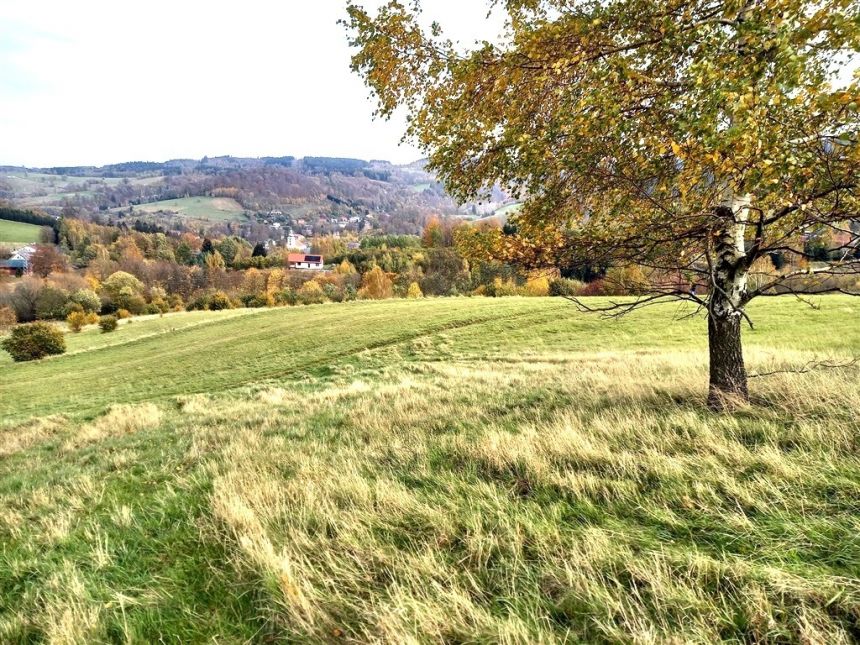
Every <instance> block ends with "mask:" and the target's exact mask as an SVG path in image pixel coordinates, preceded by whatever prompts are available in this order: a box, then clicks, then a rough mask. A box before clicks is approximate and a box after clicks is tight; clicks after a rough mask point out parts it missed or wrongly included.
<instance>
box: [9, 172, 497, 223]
mask: <svg viewBox="0 0 860 645" xmlns="http://www.w3.org/2000/svg"><path fill="white" fill-rule="evenodd" d="M0 200H3V201H5V202H7V203H8V204H10V205H12V206H15V207H19V208H28V209H39V210H41V211H44V212H45V213H47V214H51V215H59V214H66V215H74V216H78V217H84V218H96V219H99V220H101V221H104V220H112V221H115V220H121V219H123V218H128V217H133V218H135V219H141V218H144V219H146V220H148V221H151V222H152V223H154V224H158V225H160V226H163V227H165V228H169V229H179V230H181V229H182V228H191V229H193V230H198V229H200V228H210V227H213V228H218V227H222V228H224V227H228V225H230V224H231V223H232V224H237V225H243V226H246V227H249V226H273V225H277V224H280V225H281V228H287V227H291V228H295V229H297V232H302V233H304V234H325V233H330V232H333V231H336V230H344V229H346V230H353V229H355V231H356V232H361V231H362V230H363V229H366V228H369V229H371V230H372V229H379V230H381V231H382V232H386V233H416V232H418V231H420V229H421V227H422V226H423V224H424V223H425V222H426V221H427V219H428V218H429V217H431V216H433V215H442V216H458V217H468V218H473V217H481V216H486V215H491V214H493V213H494V212H495V211H496V210H498V209H500V208H502V207H504V206H505V205H508V204H510V201H511V200H508V199H506V197H505V195H504V194H503V193H502V192H501V191H499V190H494V191H493V195H491V199H490V200H488V202H487V203H483V204H466V205H461V206H458V205H457V204H455V203H454V201H453V200H452V199H451V198H450V197H449V196H448V195H447V194H446V193H445V190H444V188H443V187H442V185H441V184H439V183H438V182H437V181H436V177H435V176H434V175H433V174H432V173H430V172H428V171H427V170H426V169H425V167H424V164H423V163H421V162H416V163H413V164H409V165H395V164H391V163H389V162H387V161H379V160H374V161H365V160H361V159H350V158H335V157H305V158H302V159H296V158H294V157H291V156H281V157H260V158H241V157H231V156H221V157H204V158H202V159H199V160H194V159H173V160H170V161H165V162H150V161H130V162H124V163H117V164H111V165H106V166H101V167H94V166H74V167H52V168H21V167H12V166H0ZM257 237H259V235H257Z"/></svg>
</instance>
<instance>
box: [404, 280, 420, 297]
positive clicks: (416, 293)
mask: <svg viewBox="0 0 860 645" xmlns="http://www.w3.org/2000/svg"><path fill="white" fill-rule="evenodd" d="M406 297H407V298H410V299H416V298H423V297H424V294H423V293H421V287H420V286H418V283H417V282H413V283H411V284H410V285H409V288H408V289H407V290H406Z"/></svg>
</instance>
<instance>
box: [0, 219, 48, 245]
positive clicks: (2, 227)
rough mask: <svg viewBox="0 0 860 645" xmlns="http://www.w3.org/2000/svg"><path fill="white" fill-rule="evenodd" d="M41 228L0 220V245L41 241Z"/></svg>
mask: <svg viewBox="0 0 860 645" xmlns="http://www.w3.org/2000/svg"><path fill="white" fill-rule="evenodd" d="M41 234H42V227H41V226H36V225H35V224H25V223H23V222H10V221H9V220H5V219H0V244H29V243H31V242H38V241H39V240H40V239H41Z"/></svg>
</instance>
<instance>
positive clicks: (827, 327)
mask: <svg viewBox="0 0 860 645" xmlns="http://www.w3.org/2000/svg"><path fill="white" fill-rule="evenodd" d="M817 304H818V305H820V309H819V310H814V309H811V308H810V307H808V306H806V305H804V304H803V303H800V302H798V301H796V300H793V299H790V298H774V299H768V300H763V301H760V302H756V303H754V304H753V306H752V307H751V311H750V314H751V316H752V318H753V320H754V321H755V323H756V329H755V330H745V331H744V336H745V343H746V356H747V361H748V364H749V367H750V370H751V371H753V372H756V371H774V370H777V371H778V370H781V369H787V368H797V367H800V366H803V365H805V364H807V362H808V361H810V360H812V359H813V358H816V357H817V358H822V357H829V358H830V359H831V360H834V361H838V362H846V361H847V360H848V359H849V357H851V356H856V355H858V354H860V325H858V324H857V320H858V316H860V299H851V298H849V297H843V296H827V297H823V298H820V299H818V301H817ZM687 313H689V309H687V308H685V307H683V306H678V305H667V306H657V307H653V308H649V309H645V310H642V311H641V312H639V313H637V314H634V315H632V316H630V317H626V318H623V319H621V320H616V321H605V320H601V319H599V318H597V317H594V316H591V315H586V314H583V313H580V312H578V311H577V310H576V308H575V307H574V306H573V305H572V304H570V303H567V302H566V301H563V300H561V299H549V298H528V299H524V298H503V299H484V298H446V299H428V300H422V301H405V300H399V301H398V300H390V301H382V302H354V303H346V304H337V305H319V306H310V307H292V308H281V309H267V310H234V311H227V312H191V313H182V314H170V315H166V316H164V317H159V316H153V317H148V318H140V319H135V320H133V321H132V322H131V323H130V324H124V325H122V326H121V327H120V328H119V329H118V330H117V331H116V332H115V333H112V334H101V333H99V332H98V330H97V329H87V330H85V331H84V332H82V333H80V334H68V335H67V339H68V344H69V352H68V353H67V354H66V355H63V356H59V357H55V358H51V359H47V360H44V361H42V362H39V363H30V364H13V363H11V361H10V360H9V359H8V358H7V357H5V356H4V357H3V358H0V392H2V395H0V544H2V545H3V548H2V557H0V642H4V643H5V642H9V643H19V642H57V643H60V642H62V643H89V642H142V643H148V642H159V641H161V642H231V643H232V642H262V643H288V642H314V643H323V642H339V641H343V642H361V643H364V642H375V643H392V644H394V643H398V644H399V643H403V642H410V643H423V642H433V643H437V642H438V643H497V642H501V643H509V644H511V645H513V644H514V643H555V642H571V643H577V642H584V643H628V642H629V643H639V642H642V643H645V642H666V643H669V642H672V643H674V642H677V643H682V642H684V643H686V642H696V643H711V642H721V641H725V642H733V643H744V642H750V643H752V642H755V643H764V642H785V643H795V642H797V643H800V642H808V643H849V642H853V641H854V640H855V636H856V634H857V625H858V622H857V620H858V608H860V584H858V582H857V580H858V579H860V539H858V535H860V506H858V500H860V456H858V445H857V437H858V436H860V422H858V419H860V380H858V370H857V368H856V367H854V368H846V369H830V370H821V371H816V372H813V373H809V374H776V375H774V376H771V377H767V378H761V379H753V380H752V381H751V389H752V396H753V398H754V405H751V406H750V407H748V408H744V409H740V410H738V411H736V412H734V413H731V414H724V415H716V414H713V413H711V412H709V411H707V410H706V409H705V408H704V407H703V405H702V403H703V401H704V398H705V388H706V384H707V362H706V361H707V349H706V344H705V321H704V320H703V319H702V318H689V317H685V314H687Z"/></svg>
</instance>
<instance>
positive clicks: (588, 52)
mask: <svg viewBox="0 0 860 645" xmlns="http://www.w3.org/2000/svg"><path fill="white" fill-rule="evenodd" d="M496 6H497V7H499V8H501V9H503V10H504V11H505V12H506V16H507V23H506V29H505V33H504V34H502V35H501V36H500V38H499V39H498V41H497V42H492V43H491V42H483V43H477V44H476V45H475V46H474V47H473V48H472V49H470V50H463V49H461V48H458V47H456V46H455V45H454V44H453V43H452V42H451V41H449V40H446V39H445V38H444V37H443V34H442V30H441V27H439V25H437V24H435V23H434V24H433V25H432V26H430V27H429V28H426V29H425V28H422V24H423V22H422V16H421V14H420V9H419V8H418V6H417V5H414V6H410V7H407V6H406V5H404V4H401V3H400V2H396V1H392V2H389V3H388V4H386V5H385V6H383V7H382V8H381V9H380V10H379V11H378V13H376V14H375V15H371V14H370V13H368V12H367V11H365V10H364V9H362V8H361V7H359V6H358V5H355V4H352V5H350V6H349V9H348V11H349V20H348V23H347V26H348V28H349V30H350V34H351V44H352V45H353V46H354V47H356V48H357V52H356V53H355V55H354V57H353V60H352V65H353V69H354V70H356V71H357V72H359V73H360V74H361V75H362V76H363V77H364V78H365V80H366V82H367V84H368V85H369V87H370V88H371V89H372V90H373V92H374V93H375V94H376V96H377V97H378V99H379V114H380V115H382V116H383V117H387V116H390V115H391V114H393V113H394V111H395V110H396V109H397V108H399V107H405V109H406V110H407V112H408V116H409V126H408V132H407V136H409V137H412V138H413V139H415V140H416V141H417V142H418V143H419V144H420V145H421V146H422V147H423V148H424V149H425V150H426V151H427V153H428V155H429V166H430V167H431V168H432V169H433V170H435V171H436V172H438V173H439V175H440V177H441V179H442V180H443V182H444V183H445V185H446V187H447V188H448V190H449V191H451V192H452V194H454V195H455V196H456V197H457V198H458V199H460V200H463V201H465V200H467V199H473V198H475V197H477V196H480V195H482V194H485V193H486V191H487V190H489V189H490V187H492V186H493V185H494V184H496V183H500V184H502V185H503V186H504V187H506V188H507V189H508V190H509V191H510V192H511V193H512V194H514V195H515V196H517V197H519V198H522V199H523V200H524V206H523V209H522V211H521V212H520V214H519V215H517V216H516V227H514V229H513V230H512V231H511V233H512V234H509V235H503V234H502V233H500V232H498V231H494V232H490V233H488V234H487V236H485V238H484V239H483V240H481V242H482V243H483V245H484V247H483V248H484V251H485V252H486V253H487V254H490V255H495V256H496V257H498V256H499V255H503V256H505V257H506V259H516V258H519V259H520V261H522V262H524V263H528V264H532V265H546V264H553V263H558V262H560V261H570V260H571V259H575V260H577V261H581V262H586V263H587V262H598V263H603V264H605V263H615V264H618V263H636V264H638V265H640V266H642V267H645V268H646V269H648V270H649V279H650V290H651V292H652V294H653V295H651V296H649V297H647V298H646V299H645V302H652V301H654V300H656V299H659V298H664V297H676V298H683V299H688V300H692V301H694V302H696V303H697V304H698V305H699V306H701V307H703V308H704V309H705V310H706V311H707V313H708V316H709V323H710V331H711V348H712V353H711V362H712V365H711V369H712V371H711V388H712V394H714V396H713V397H712V398H713V399H714V400H716V399H717V398H718V397H717V396H716V395H719V394H721V392H730V393H734V394H737V395H740V396H742V397H743V396H745V395H746V375H745V371H744V369H743V362H742V355H741V353H740V320H741V319H742V317H744V316H745V315H746V314H745V313H744V307H745V305H746V304H747V303H748V302H749V301H750V300H751V299H752V298H753V297H755V296H757V295H763V294H768V293H772V292H773V291H774V288H775V287H776V286H778V285H788V286H787V287H786V288H788V289H790V290H794V291H797V290H806V289H807V288H808V283H806V284H807V287H804V289H798V288H797V287H796V285H795V284H794V283H793V282H792V278H793V277H794V276H795V275H796V272H795V271H785V272H783V273H781V274H779V275H775V276H773V277H772V279H768V280H757V281H756V282H755V285H754V286H753V285H751V284H750V282H749V279H748V278H749V274H750V272H751V270H752V269H753V267H754V263H755V262H756V260H758V259H759V258H761V257H763V256H765V255H770V254H775V253H779V254H781V255H784V256H790V257H792V258H794V259H795V260H797V271H798V272H804V273H809V272H815V273H816V274H820V275H822V276H834V275H835V276H843V275H845V274H851V273H855V274H856V273H857V272H858V268H860V266H858V265H859V264H860V260H858V256H857V242H858V233H860V222H858V212H857V181H858V167H860V153H858V150H860V149H858V146H857V136H858V123H860V119H858V105H860V86H858V75H857V73H855V74H854V75H853V77H852V76H851V75H850V73H849V70H850V69H851V66H852V65H856V61H857V58H856V54H857V52H858V51H860V8H858V4H857V3H856V2H852V1H849V0H830V1H824V2H819V1H816V2H813V1H810V0H694V1H685V2H682V1H679V0H610V1H609V2H604V1H596V0H589V1H585V2H571V1H569V0H506V1H504V2H500V3H497V5H496ZM822 232H825V233H829V234H830V238H831V239H832V240H834V242H833V244H831V246H830V248H829V249H827V253H826V255H827V257H828V259H829V261H828V262H826V263H824V264H822V265H820V266H810V265H808V261H809V259H810V258H809V257H808V256H809V254H808V253H807V247H806V246H805V244H804V241H805V239H806V238H807V237H808V236H809V235H813V234H821V233H822ZM473 237H475V236H473ZM475 239H477V238H476V237H475ZM478 246H479V247H480V244H479V245H478ZM838 285H839V286H836V287H833V286H822V287H819V288H818V290H822V289H824V288H827V289H837V290H843V291H845V290H846V289H845V287H844V285H842V283H838ZM697 286H701V289H699V290H698V291H699V292H698V293H697ZM813 290H815V288H813ZM642 303H643V301H639V302H637V303H620V304H619V305H617V307H618V309H619V310H620V311H626V310H628V309H629V308H631V307H633V306H635V305H641V304H642ZM729 346H731V347H730V349H731V351H730V352H729V354H731V356H715V354H714V351H713V350H714V349H720V348H723V349H726V348H727V347H729ZM715 362H716V365H715ZM720 364H722V368H721V367H720ZM715 367H716V368H717V372H718V373H715V371H714V370H715ZM721 369H722V372H721V371H720V370H721Z"/></svg>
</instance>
